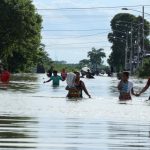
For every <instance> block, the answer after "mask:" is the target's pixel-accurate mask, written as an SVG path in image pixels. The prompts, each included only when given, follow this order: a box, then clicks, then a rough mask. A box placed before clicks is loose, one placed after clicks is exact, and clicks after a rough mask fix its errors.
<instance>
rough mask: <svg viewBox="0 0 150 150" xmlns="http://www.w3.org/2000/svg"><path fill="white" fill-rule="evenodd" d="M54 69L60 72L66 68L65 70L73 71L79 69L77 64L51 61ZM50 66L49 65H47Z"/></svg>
mask: <svg viewBox="0 0 150 150" xmlns="http://www.w3.org/2000/svg"><path fill="white" fill-rule="evenodd" d="M53 66H54V70H57V71H58V72H61V71H62V69H64V68H65V69H66V71H67V72H74V71H79V70H80V67H79V65H78V64H58V63H55V62H54V63H53ZM49 68H50V67H49Z"/></svg>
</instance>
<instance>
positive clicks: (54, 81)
mask: <svg viewBox="0 0 150 150" xmlns="http://www.w3.org/2000/svg"><path fill="white" fill-rule="evenodd" d="M50 80H51V81H53V86H59V81H60V80H61V81H62V78H61V77H60V76H58V75H57V76H52V77H51V78H50Z"/></svg>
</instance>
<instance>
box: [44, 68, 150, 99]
mask: <svg viewBox="0 0 150 150" xmlns="http://www.w3.org/2000/svg"><path fill="white" fill-rule="evenodd" d="M47 75H48V76H49V77H50V79H49V80H47V81H44V83H46V82H50V81H52V84H53V86H59V82H60V81H65V80H66V83H67V86H66V90H68V94H67V97H68V98H82V97H83V95H82V91H84V92H85V94H86V95H87V96H88V97H89V98H91V95H90V94H89V92H88V90H87V88H86V86H85V84H84V82H83V81H82V80H81V79H80V72H70V73H67V72H66V71H65V69H63V70H62V72H61V76H59V75H58V73H57V71H55V70H54V71H53V75H52V73H51V74H50V73H48V74H47ZM50 75H51V76H50ZM149 86H150V78H149V79H148V81H147V84H146V85H145V87H144V88H143V89H142V90H141V91H140V92H139V93H135V91H134V89H133V83H132V82H130V81H129V72H127V71H124V72H123V73H122V75H121V81H120V82H119V84H118V90H119V92H120V95H119V100H120V101H127V100H131V99H132V97H131V94H132V95H134V96H140V95H141V94H142V93H144V92H145V91H146V90H147V89H148V88H149ZM149 100H150V97H149Z"/></svg>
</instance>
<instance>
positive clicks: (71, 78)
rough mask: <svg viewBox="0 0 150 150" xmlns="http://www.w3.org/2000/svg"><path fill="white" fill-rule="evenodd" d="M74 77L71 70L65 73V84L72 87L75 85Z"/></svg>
mask: <svg viewBox="0 0 150 150" xmlns="http://www.w3.org/2000/svg"><path fill="white" fill-rule="evenodd" d="M75 79H76V74H74V73H72V72H70V73H68V74H67V79H66V82H67V86H68V87H69V88H74V87H75Z"/></svg>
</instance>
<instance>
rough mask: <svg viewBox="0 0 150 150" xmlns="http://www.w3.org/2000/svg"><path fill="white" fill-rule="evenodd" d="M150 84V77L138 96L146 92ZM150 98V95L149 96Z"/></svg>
mask: <svg viewBox="0 0 150 150" xmlns="http://www.w3.org/2000/svg"><path fill="white" fill-rule="evenodd" d="M149 86H150V77H149V79H148V81H147V83H146V85H145V87H144V88H143V89H142V90H141V91H140V92H139V94H137V96H140V95H141V94H142V93H144V92H145V91H146V90H147V89H148V88H149ZM149 100H150V97H149Z"/></svg>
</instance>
